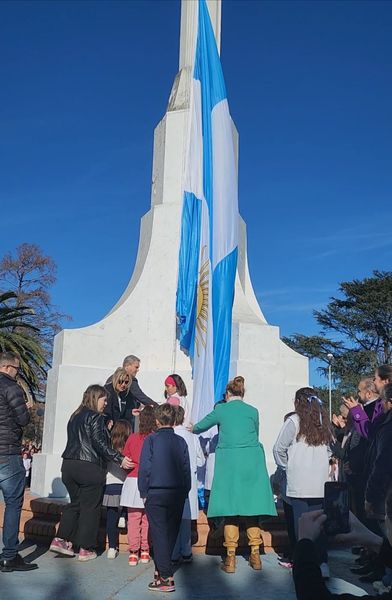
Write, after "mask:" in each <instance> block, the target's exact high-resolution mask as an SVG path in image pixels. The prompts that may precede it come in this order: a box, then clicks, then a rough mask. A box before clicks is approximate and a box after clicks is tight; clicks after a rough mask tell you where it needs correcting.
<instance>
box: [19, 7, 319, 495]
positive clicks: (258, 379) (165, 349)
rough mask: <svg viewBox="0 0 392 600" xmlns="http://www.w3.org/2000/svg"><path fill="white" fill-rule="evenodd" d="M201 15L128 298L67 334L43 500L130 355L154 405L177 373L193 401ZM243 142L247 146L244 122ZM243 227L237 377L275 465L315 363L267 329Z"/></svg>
mask: <svg viewBox="0 0 392 600" xmlns="http://www.w3.org/2000/svg"><path fill="white" fill-rule="evenodd" d="M208 6H209V10H210V13H211V16H212V22H213V24H214V27H215V35H216V37H217V39H218V38H219V33H220V8H221V4H220V2H218V1H216V0H214V1H208ZM196 9H197V3H196V2H193V1H192V0H183V2H182V14H181V50H180V72H179V73H178V75H177V77H176V79H175V82H174V86H173V89H172V92H171V94H170V99H169V105H168V110H167V112H166V114H165V116H164V117H163V119H162V121H161V122H160V123H159V124H158V126H157V127H156V129H155V133H154V159H153V174H152V190H151V209H150V210H149V212H148V213H147V214H146V215H145V216H144V217H143V218H142V221H141V229H140V240H139V248H138V254H137V258H136V264H135V268H134V271H133V275H132V278H131V280H130V282H129V285H128V287H127V288H126V290H125V292H124V294H123V295H122V296H121V298H120V300H119V301H118V302H117V304H116V305H115V306H114V307H113V309H112V310H111V311H110V312H109V314H108V315H106V317H104V318H103V319H102V320H101V321H99V322H98V323H95V324H93V325H90V326H88V327H83V328H80V329H72V330H71V329H66V330H63V331H62V332H61V333H59V334H58V335H57V336H56V339H55V345H54V354H53V366H52V369H51V370H50V371H49V374H48V385H47V394H46V409H45V424H44V436H43V446H42V454H39V455H37V456H35V458H34V468H33V473H32V485H31V489H32V492H34V493H35V494H39V495H41V496H47V495H49V494H50V495H53V496H59V497H61V496H64V495H65V493H66V490H65V487H64V486H63V484H62V482H61V475H60V468H61V453H62V452H63V451H64V448H65V445H66V439H67V433H66V429H67V422H68V419H69V417H70V415H71V414H72V412H73V411H74V410H75V409H76V407H77V406H78V405H79V404H80V402H81V400H82V395H83V392H84V390H85V389H86V388H87V386H88V385H90V384H92V383H100V384H104V383H105V381H106V379H107V378H108V376H109V375H110V374H111V373H113V371H114V370H115V369H116V367H118V366H119V365H121V364H122V361H123V358H124V357H125V356H126V355H128V354H135V355H136V356H139V357H140V358H141V361H142V362H141V370H140V374H138V379H139V382H140V385H141V387H142V389H144V390H145V392H146V393H147V394H148V395H149V396H151V397H152V398H153V399H155V400H156V401H158V402H159V401H161V400H163V388H164V383H163V382H164V379H165V377H166V376H167V375H168V374H169V373H170V372H177V373H178V374H179V375H181V377H182V378H183V379H184V381H185V383H186V386H187V388H188V391H189V400H190V401H191V400H192V379H191V366H190V362H189V359H188V357H187V356H186V355H185V354H184V353H183V352H182V351H181V350H180V348H179V345H178V342H177V340H176V315H175V305H176V289H177V270H178V266H177V265H178V250H179V242H180V221H181V211H182V177H183V172H184V162H185V152H186V146H187V144H186V140H187V134H188V114H189V89H190V88H189V80H190V72H191V67H192V65H191V64H189V61H190V60H191V58H190V57H193V52H192V48H193V45H194V42H195V23H197V19H196V16H195V15H196V12H195V11H196ZM218 42H219V39H218ZM218 47H219V44H218ZM233 136H234V138H235V141H236V146H237V147H238V134H237V131H236V129H235V126H234V123H233ZM124 218H125V215H124ZM239 225H240V227H239V232H240V235H239V248H238V273H237V278H236V286H235V300H234V307H233V337H232V354H231V357H232V358H231V373H230V376H234V375H237V374H241V375H243V376H244V377H245V385H246V398H245V399H246V401H247V402H249V403H250V404H253V405H254V406H256V407H257V408H258V409H259V410H260V423H261V439H262V441H263V443H264V445H265V449H266V454H267V461H268V463H269V465H270V466H271V467H272V455H271V449H272V444H273V442H274V440H275V437H276V435H277V434H278V432H279V429H280V427H281V424H282V422H283V416H284V414H285V413H287V412H289V411H290V410H292V408H293V404H292V399H293V396H294V392H295V390H296V389H297V388H299V387H302V386H304V385H306V384H307V381H308V361H307V359H306V358H304V357H302V356H300V355H299V354H297V353H295V352H294V351H293V350H291V349H290V348H288V347H287V346H285V345H284V344H283V343H282V342H281V340H280V339H279V329H278V328H277V327H273V326H270V325H268V324H267V322H266V320H265V318H264V316H263V314H262V312H261V309H260V307H259V305H258V302H257V299H256V297H255V294H254V292H253V288H252V283H251V280H250V276H249V270H248V263H247V250H246V226H245V223H244V222H243V221H242V219H240V224H239ZM270 225H271V224H265V227H267V226H268V227H269V226H270ZM261 233H262V231H261ZM104 278H105V273H102V280H104Z"/></svg>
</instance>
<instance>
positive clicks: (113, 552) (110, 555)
mask: <svg viewBox="0 0 392 600" xmlns="http://www.w3.org/2000/svg"><path fill="white" fill-rule="evenodd" d="M117 554H118V552H117V550H116V548H109V550H108V554H107V557H108V558H110V559H113V558H116V556H117Z"/></svg>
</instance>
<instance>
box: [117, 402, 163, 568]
mask: <svg viewBox="0 0 392 600" xmlns="http://www.w3.org/2000/svg"><path fill="white" fill-rule="evenodd" d="M155 429H156V425H155V416H154V408H153V407H152V406H145V407H144V409H143V410H142V411H141V413H140V417H139V432H138V433H131V435H130V436H129V438H128V440H127V441H126V444H125V446H124V450H123V454H124V456H128V457H132V462H133V463H134V464H135V466H134V468H133V469H132V470H131V471H130V472H129V473H128V477H127V478H126V480H125V482H124V485H123V488H122V494H121V500H120V504H121V506H126V507H127V508H128V545H129V558H128V564H129V566H130V567H136V565H137V564H138V562H139V561H140V562H141V563H148V562H149V561H150V548H149V545H148V521H147V516H146V511H145V509H144V504H143V501H142V499H141V498H140V494H139V490H138V487H137V476H138V473H139V460H140V454H141V451H142V447H143V443H144V440H145V439H146V437H147V436H148V435H149V434H150V433H152V432H153V431H155Z"/></svg>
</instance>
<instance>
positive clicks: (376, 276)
mask: <svg viewBox="0 0 392 600" xmlns="http://www.w3.org/2000/svg"><path fill="white" fill-rule="evenodd" d="M339 292H340V295H341V297H337V298H335V297H332V298H331V300H330V302H329V303H328V305H327V307H326V308H325V309H324V310H318V311H317V310H316V311H314V316H315V319H316V321H317V323H318V324H319V325H320V327H321V330H320V333H319V334H318V335H312V336H306V335H303V334H300V333H296V334H294V335H292V336H291V337H288V338H284V340H283V341H284V342H285V343H286V344H288V345H289V346H290V347H291V348H293V349H294V350H297V351H298V352H300V353H301V354H304V355H305V356H307V357H308V358H310V359H317V360H319V361H321V362H322V363H324V365H325V366H322V367H320V371H321V372H323V373H324V374H325V375H326V374H327V371H328V364H329V358H328V354H332V355H333V357H334V358H333V371H332V372H333V379H334V383H335V385H336V387H337V388H338V390H339V393H340V392H341V393H346V391H352V387H353V386H356V384H357V382H358V379H359V377H361V376H364V375H368V374H370V373H372V371H373V370H374V368H375V367H376V366H377V365H380V364H387V363H391V361H392V272H391V271H374V272H373V276H372V277H366V278H365V279H362V280H359V279H354V280H353V281H348V282H343V283H341V284H340V286H339Z"/></svg>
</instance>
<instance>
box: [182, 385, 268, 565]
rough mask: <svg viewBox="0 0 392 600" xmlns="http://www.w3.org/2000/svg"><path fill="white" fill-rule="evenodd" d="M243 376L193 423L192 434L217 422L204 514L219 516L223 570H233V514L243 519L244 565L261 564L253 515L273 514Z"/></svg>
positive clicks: (235, 538)
mask: <svg viewBox="0 0 392 600" xmlns="http://www.w3.org/2000/svg"><path fill="white" fill-rule="evenodd" d="M244 393H245V389H244V378H243V377H235V378H234V379H233V380H232V381H230V382H229V383H228V385H227V388H226V400H227V401H226V403H225V404H218V405H217V406H216V407H215V409H214V410H213V411H212V412H211V413H209V414H208V415H207V416H206V417H204V419H202V420H201V421H199V423H197V424H196V425H195V426H194V427H193V432H194V433H197V434H199V433H202V432H203V431H207V430H208V429H210V428H211V427H213V426H214V425H218V427H219V442H218V445H217V448H216V455H215V472H214V479H213V482H212V489H211V495H210V502H209V505H208V516H209V517H225V526H224V538H225V541H224V546H225V547H226V549H227V556H226V559H225V562H224V564H223V567H222V568H223V570H224V571H226V573H234V571H235V551H236V548H237V547H238V540H239V517H245V518H246V527H247V535H248V542H249V546H250V547H251V554H250V557H249V564H250V566H251V567H252V568H253V569H256V570H260V569H261V560H260V545H261V544H262V539H261V531H260V527H259V517H260V516H262V515H269V516H270V515H276V509H275V504H274V499H273V495H272V491H271V486H270V482H269V477H268V472H267V467H266V464H265V455H264V449H263V446H262V445H261V444H260V442H259V413H258V410H257V409H256V408H254V407H253V406H250V405H249V404H246V403H245V402H244V401H243V398H244Z"/></svg>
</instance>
